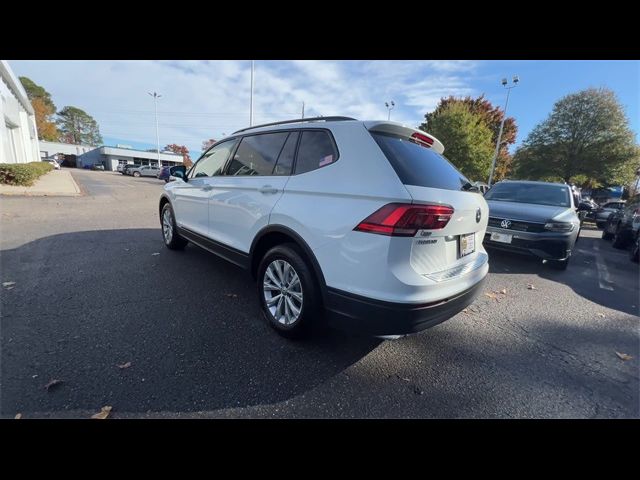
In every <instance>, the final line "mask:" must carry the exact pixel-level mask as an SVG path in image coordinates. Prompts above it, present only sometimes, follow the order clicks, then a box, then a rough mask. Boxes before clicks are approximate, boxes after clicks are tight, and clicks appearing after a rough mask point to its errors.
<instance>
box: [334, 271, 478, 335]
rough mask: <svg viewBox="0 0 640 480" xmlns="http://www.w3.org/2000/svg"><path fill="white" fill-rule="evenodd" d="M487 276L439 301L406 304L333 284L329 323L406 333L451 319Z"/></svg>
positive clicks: (364, 330) (363, 330)
mask: <svg viewBox="0 0 640 480" xmlns="http://www.w3.org/2000/svg"><path fill="white" fill-rule="evenodd" d="M485 280H486V276H485V277H483V279H482V280H480V281H479V282H478V283H476V284H475V285H473V286H472V287H471V288H469V289H467V290H465V291H463V292H461V293H458V294H457V295H454V296H452V297H450V298H446V299H444V300H441V301H439V302H432V303H427V304H407V303H395V302H385V301H381V300H374V299H371V298H367V297H362V296H360V295H354V294H352V293H348V292H344V291H342V290H337V289H333V288H328V289H327V295H326V302H325V308H326V312H327V322H328V323H329V325H331V326H334V327H336V328H339V329H341V330H348V331H355V332H359V333H364V334H369V335H406V334H409V333H416V332H420V331H422V330H425V329H427V328H430V327H433V326H435V325H438V324H439V323H442V322H444V321H445V320H448V319H449V318H451V317H453V316H454V315H456V314H457V313H459V312H460V311H461V310H462V309H463V308H465V307H466V306H468V305H470V304H471V303H473V301H474V300H475V298H476V297H477V296H478V294H479V293H480V291H481V290H482V287H483V285H484V282H485Z"/></svg>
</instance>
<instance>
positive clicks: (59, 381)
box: [44, 378, 63, 392]
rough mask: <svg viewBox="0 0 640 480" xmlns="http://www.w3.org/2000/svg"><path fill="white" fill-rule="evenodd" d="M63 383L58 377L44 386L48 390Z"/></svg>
mask: <svg viewBox="0 0 640 480" xmlns="http://www.w3.org/2000/svg"><path fill="white" fill-rule="evenodd" d="M61 383H63V381H62V380H58V379H57V378H54V379H53V380H51V381H50V382H49V383H47V384H46V385H45V386H44V389H45V390H46V391H47V392H48V391H49V390H50V389H51V388H53V387H55V386H57V385H60V384H61Z"/></svg>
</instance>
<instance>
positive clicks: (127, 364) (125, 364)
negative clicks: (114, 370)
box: [118, 362, 131, 369]
mask: <svg viewBox="0 0 640 480" xmlns="http://www.w3.org/2000/svg"><path fill="white" fill-rule="evenodd" d="M130 366H131V362H127V363H123V364H122V365H118V368H120V369H123V368H129V367H130Z"/></svg>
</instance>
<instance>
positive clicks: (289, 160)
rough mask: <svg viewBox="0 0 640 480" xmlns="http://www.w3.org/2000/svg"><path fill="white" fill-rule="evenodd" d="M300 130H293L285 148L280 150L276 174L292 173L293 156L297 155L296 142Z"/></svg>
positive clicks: (274, 170)
mask: <svg viewBox="0 0 640 480" xmlns="http://www.w3.org/2000/svg"><path fill="white" fill-rule="evenodd" d="M299 136H300V134H299V133H298V132H291V133H290V134H289V137H288V138H287V141H286V142H285V144H284V148H283V149H282V151H281V152H280V156H279V157H278V163H277V164H276V167H275V168H274V169H273V174H274V175H291V168H292V166H293V157H295V155H296V144H297V143H298V137H299Z"/></svg>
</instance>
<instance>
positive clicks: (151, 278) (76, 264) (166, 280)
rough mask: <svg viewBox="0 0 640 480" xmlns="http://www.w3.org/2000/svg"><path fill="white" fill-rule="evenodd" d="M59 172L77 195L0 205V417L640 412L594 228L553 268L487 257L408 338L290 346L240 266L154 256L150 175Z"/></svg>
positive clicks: (633, 369)
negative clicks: (448, 305)
mask: <svg viewBox="0 0 640 480" xmlns="http://www.w3.org/2000/svg"><path fill="white" fill-rule="evenodd" d="M72 174H73V175H74V178H75V179H76V181H77V182H78V184H79V185H80V186H81V188H82V190H83V192H84V195H83V196H81V197H75V198H71V197H64V198H63V197H57V198H56V197H38V198H36V197H32V198H27V197H11V198H8V197H6V198H5V197H3V198H2V199H1V202H2V207H1V220H0V227H1V231H2V235H1V239H0V249H1V256H0V261H1V272H2V273H1V275H2V282H3V286H2V293H1V294H2V298H1V305H0V306H1V312H0V313H1V324H0V345H1V365H0V416H2V417H4V418H13V417H14V416H15V415H16V414H17V413H21V414H22V417H23V418H31V417H80V418H87V417H90V416H91V415H92V414H93V413H96V412H97V411H99V410H100V408H101V407H102V406H105V405H110V406H112V407H113V410H112V416H113V417H115V418H127V417H172V418H173V417H251V418H254V417H259V418H264V417H266V418H273V417H277V418H298V417H323V418H324V417H328V418H334V417H340V418H353V417H355V418H364V417H411V418H413V417H417V418H549V417H554V418H558V417H559V418H638V417H640V406H639V393H638V392H639V382H638V379H639V368H638V357H639V355H640V342H639V329H638V326H639V317H638V307H639V299H638V295H639V291H640V290H639V284H638V283H639V281H638V266H637V264H633V263H631V262H630V261H629V259H628V256H627V252H623V251H619V250H615V249H614V248H612V247H611V244H610V242H605V241H603V240H602V239H600V235H601V232H599V231H597V230H595V229H589V228H583V231H582V234H581V238H580V241H579V242H578V244H577V251H576V252H575V256H574V257H573V258H572V260H571V264H570V265H569V268H568V269H567V270H566V271H556V270H552V269H550V268H548V267H547V266H545V265H542V264H541V263H538V262H536V261H533V260H531V259H528V258H522V257H518V256H515V255H508V254H504V253H497V252H495V253H494V252H490V253H491V257H490V258H491V271H490V274H489V278H488V281H487V284H486V290H485V292H484V293H483V294H482V295H481V296H480V297H479V298H478V299H477V300H476V302H475V303H474V304H473V305H472V306H471V307H469V308H468V309H467V311H466V312H462V313H460V314H459V315H457V316H456V317H454V318H452V319H451V320H449V321H447V322H445V323H443V324H441V325H439V326H437V327H434V328H432V329H430V330H427V331H425V332H422V333H420V334H417V335H413V336H408V337H404V338H401V339H398V340H392V341H383V340H380V339H375V338H367V337H358V336H351V335H347V334H343V333H341V332H338V331H329V332H326V333H325V334H323V335H322V336H320V337H319V338H315V339H312V340H307V341H302V342H293V341H289V340H285V339H283V338H281V337H279V336H278V335H277V334H276V333H275V332H273V331H272V330H271V329H270V328H269V327H268V326H267V325H266V323H265V322H264V321H263V320H262V319H261V317H260V314H259V309H258V305H257V301H256V298H255V292H254V290H255V287H254V284H253V282H252V280H251V278H250V276H249V275H248V274H247V273H245V272H243V271H242V270H240V269H238V268H236V267H234V266H233V265H230V264H227V263H226V262H224V261H223V260H220V259H218V258H216V257H214V256H213V255H211V254H209V253H207V252H204V251H202V250H200V249H199V248H197V247H194V246H192V245H189V246H188V247H187V248H186V250H185V251H184V252H173V251H169V250H167V249H165V248H164V246H163V242H162V238H161V234H160V227H159V221H158V211H157V201H158V196H159V193H160V190H161V188H162V185H163V182H161V181H158V180H156V179H153V178H133V177H123V176H122V175H120V174H118V173H113V172H99V171H82V170H77V171H73V172H72ZM5 282H15V283H13V284H11V285H6V286H4V284H5ZM530 286H532V288H531V287H530ZM503 291H504V292H506V293H502V292H503ZM495 292H498V293H495ZM487 294H488V295H487ZM616 352H619V353H624V354H627V355H630V356H631V357H632V358H631V359H629V360H622V359H621V358H619V356H618V355H617V354H616ZM127 364H129V365H128V366H127ZM118 365H120V366H125V367H126V368H119V367H118ZM51 380H60V381H61V383H59V384H57V385H54V386H52V387H50V388H49V389H48V390H47V389H45V388H44V387H45V385H46V384H48V383H49V382H50V381H51Z"/></svg>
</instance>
